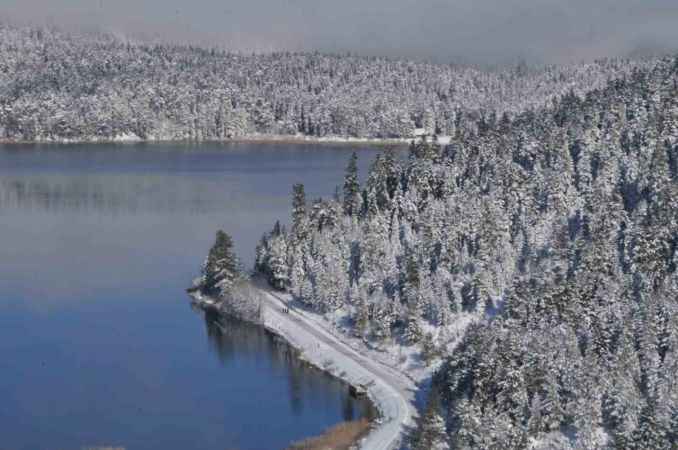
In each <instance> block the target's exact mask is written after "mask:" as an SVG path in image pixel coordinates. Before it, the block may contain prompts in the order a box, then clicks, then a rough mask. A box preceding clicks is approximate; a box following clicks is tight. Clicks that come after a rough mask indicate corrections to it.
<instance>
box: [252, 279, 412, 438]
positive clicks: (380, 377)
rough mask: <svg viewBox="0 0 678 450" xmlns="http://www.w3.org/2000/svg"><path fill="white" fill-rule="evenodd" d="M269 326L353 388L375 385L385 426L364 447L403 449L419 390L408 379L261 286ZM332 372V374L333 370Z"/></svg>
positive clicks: (374, 393)
mask: <svg viewBox="0 0 678 450" xmlns="http://www.w3.org/2000/svg"><path fill="white" fill-rule="evenodd" d="M256 284H257V287H258V289H259V291H260V292H261V294H262V296H261V297H262V307H263V308H262V310H263V314H262V317H263V319H264V325H265V326H266V327H267V328H269V329H271V330H272V331H274V332H275V333H277V334H279V335H281V336H282V337H283V338H285V339H286V340H288V341H289V342H290V343H291V344H292V345H293V346H294V347H297V348H298V349H300V350H301V351H302V352H303V356H304V357H305V359H307V360H309V362H311V363H313V364H314V365H317V366H318V367H320V368H323V369H327V370H331V371H332V372H333V373H334V374H335V375H337V376H338V377H340V378H342V379H344V380H345V381H348V382H349V383H351V384H354V385H356V384H366V383H371V384H370V385H369V387H368V388H367V391H368V395H369V397H370V399H371V400H372V401H373V402H374V404H375V406H376V407H377V409H378V410H379V412H380V414H381V420H380V423H379V424H378V425H377V427H375V428H374V429H373V430H372V432H370V434H368V435H367V437H366V438H365V439H364V440H363V442H362V443H361V448H363V449H365V450H394V449H396V448H398V447H399V445H400V443H401V441H402V436H403V431H404V430H405V429H406V427H409V426H413V425H414V417H415V416H416V409H415V408H414V406H413V404H412V398H413V395H414V394H413V393H414V390H415V386H414V384H413V382H412V381H410V380H409V379H408V378H407V377H406V376H405V375H404V374H402V373H401V372H399V371H396V370H395V369H393V368H391V367H389V366H387V365H385V364H382V363H380V362H378V361H375V360H374V359H371V358H369V357H368V356H366V355H363V354H361V353H360V352H359V351H357V350H355V349H354V348H352V347H351V346H350V345H349V344H348V343H346V342H345V341H344V340H342V339H341V338H340V337H338V336H335V335H334V334H332V333H331V332H330V331H328V330H327V329H326V327H325V326H323V324H322V323H321V322H320V321H319V320H318V319H316V318H314V317H313V315H312V314H308V313H305V312H304V311H299V310H294V309H290V310H289V313H283V312H282V310H283V308H285V306H286V302H285V300H284V298H283V297H282V296H280V295H279V294H277V293H273V292H271V290H270V289H268V288H266V287H264V286H263V285H262V283H261V282H258V283H256ZM330 366H331V367H332V369H329V367H330Z"/></svg>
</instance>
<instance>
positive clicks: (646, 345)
mask: <svg viewBox="0 0 678 450" xmlns="http://www.w3.org/2000/svg"><path fill="white" fill-rule="evenodd" d="M295 58H311V59H313V58H316V57H315V56H307V57H300V56H296V57H295ZM326 61H340V60H339V59H336V60H335V59H329V60H326ZM364 64H365V66H363V67H367V66H369V65H371V64H375V65H377V66H380V67H398V64H396V66H391V64H393V63H387V62H383V61H382V62H378V61H367V60H364ZM605 64H611V63H605ZM615 64H621V63H615ZM403 67H406V66H403ZM412 67H415V68H417V69H415V72H414V73H417V70H422V71H423V73H430V74H433V73H437V75H435V76H433V75H432V77H431V78H427V77H423V83H422V85H423V86H433V85H434V84H430V85H429V84H427V83H428V81H430V80H433V79H438V78H437V77H438V76H443V75H442V74H443V73H445V74H455V75H452V78H454V77H455V76H457V75H458V76H459V77H460V78H461V79H465V78H466V77H469V76H470V77H471V78H472V77H473V76H471V75H470V74H471V73H474V72H471V71H457V69H451V68H450V69H448V68H445V69H443V68H441V67H434V66H423V65H422V66H417V65H415V66H412ZM589 67H596V69H595V71H598V70H600V69H602V68H603V67H609V66H606V65H602V66H600V65H598V66H589ZM551 70H556V71H557V70H560V69H551ZM563 70H574V72H573V74H579V75H575V77H579V76H580V75H581V74H582V73H584V72H580V71H579V70H581V69H576V68H575V69H563ZM429 71H431V72H429ZM615 71H616V72H617V73H620V74H622V76H620V77H619V78H617V79H615V80H611V81H610V82H609V83H607V84H605V85H604V86H600V88H598V89H594V90H592V91H590V92H588V93H586V94H585V95H583V96H580V95H577V94H576V91H575V93H568V94H565V95H564V96H562V97H561V98H560V99H559V100H557V101H554V102H553V104H552V105H547V106H545V107H543V108H540V109H534V110H529V109H528V110H526V111H525V112H523V113H520V114H516V115H514V116H513V117H509V116H504V117H503V118H501V119H498V120H487V119H486V118H484V117H479V118H478V121H477V122H476V124H475V126H469V127H465V128H464V129H463V130H457V131H458V132H457V133H456V137H455V138H454V140H453V142H452V143H451V145H449V146H445V147H440V146H437V145H433V144H427V143H419V144H417V145H414V146H412V148H411V150H410V155H409V158H408V159H407V160H404V161H403V160H400V159H398V158H397V157H396V156H395V155H393V154H391V153H388V152H386V153H384V154H383V155H382V156H380V157H379V158H378V159H377V160H376V161H375V163H374V165H373V167H372V168H371V170H370V172H369V175H368V177H367V180H366V182H365V183H364V184H363V185H359V183H358V180H357V173H356V165H355V160H354V159H352V160H351V161H349V163H348V167H347V172H346V178H345V182H344V186H343V190H339V191H338V192H337V195H336V196H335V198H334V199H326V200H317V201H308V200H307V199H306V198H305V194H304V190H303V186H302V185H297V186H295V187H294V190H293V192H294V195H293V208H292V217H291V225H290V226H289V229H285V228H284V227H282V226H280V224H276V226H275V227H274V229H273V230H272V231H271V232H270V233H268V234H267V235H265V236H264V237H263V239H262V242H261V244H260V245H259V246H258V249H257V263H256V269H257V270H259V271H260V272H263V273H264V274H266V275H267V276H268V277H269V280H270V282H271V284H272V285H273V286H275V287H277V288H280V289H286V290H288V291H289V292H291V293H293V294H294V295H295V296H296V297H297V298H298V299H300V300H301V301H302V302H304V303H306V304H307V305H308V306H309V307H311V308H314V309H315V310H318V311H321V312H332V313H334V314H341V313H343V314H345V315H346V316H347V317H348V320H349V321H350V323H351V324H352V326H353V329H354V331H355V333H356V334H358V335H361V336H364V337H365V339H369V340H371V341H372V342H377V343H378V342H380V341H388V340H395V341H397V342H401V343H403V344H408V343H409V344H411V345H418V346H420V347H421V350H422V352H423V353H424V354H433V355H435V354H439V353H442V354H443V355H444V358H445V362H444V364H443V365H442V367H441V369H440V370H439V371H438V373H437V375H436V377H435V383H434V389H433V391H434V392H437V393H439V395H438V394H435V395H431V399H432V400H431V403H430V405H429V408H427V410H426V412H425V414H424V415H423V419H422V421H421V424H420V427H419V430H418V433H415V438H414V441H413V442H414V443H413V447H414V448H415V449H431V448H440V449H444V448H455V449H460V448H482V449H524V448H544V449H545V448H564V449H567V448H577V449H582V450H584V449H587V450H588V449H596V448H600V449H605V448H610V449H611V448H616V449H657V450H658V449H670V448H674V449H675V445H676V444H675V443H676V442H678V385H677V383H678V378H677V377H676V374H677V373H678V270H677V268H678V58H675V59H674V58H666V59H663V60H661V61H656V62H655V63H653V64H652V65H648V66H645V67H642V68H637V67H635V66H634V64H630V65H629V66H628V67H625V66H623V65H619V66H618V69H616V70H615ZM544 74H545V73H542V74H541V75H539V74H532V75H527V76H528V78H527V79H529V80H531V81H530V83H532V82H535V80H536V79H542V80H545V78H542V77H545V75H544ZM445 76H447V75H445ZM600 76H601V72H598V74H597V75H596V76H595V77H594V78H595V79H598V77H600ZM488 77H490V79H491V78H492V77H494V75H488ZM500 77H507V78H506V81H507V83H506V84H502V83H499V84H498V85H494V84H493V82H492V81H490V79H485V81H484V82H483V83H485V82H487V83H488V84H487V85H485V84H482V83H481V84H480V85H479V86H483V87H486V86H512V87H514V88H515V87H516V86H518V85H522V81H520V80H521V77H520V76H518V75H517V74H514V75H513V77H511V76H508V75H506V74H504V75H500ZM533 77H536V78H533ZM548 78H549V77H548V76H547V77H546V79H548ZM527 79H525V81H526V80H527ZM579 79H581V78H579ZM471 84H472V83H471ZM462 85H464V86H468V84H465V83H463V82H462ZM556 85H557V83H556ZM388 89H390V87H389V88H387V90H388ZM422 89H424V90H423V92H422V93H421V96H420V97H418V98H429V99H430V98H435V97H436V95H437V94H434V93H433V92H434V91H428V90H427V88H422ZM481 89H482V88H481ZM490 89H491V88H490ZM511 89H513V88H511ZM511 89H509V90H508V91H507V92H509V91H510V92H512V93H511V94H508V97H511V98H513V96H514V95H518V92H520V89H516V90H511ZM568 89H569V87H568ZM555 91H556V92H563V90H561V89H559V88H557V89H555ZM406 92H407V91H406ZM463 92H465V93H466V94H468V95H469V96H470V97H468V98H471V97H474V96H476V95H480V94H479V92H480V91H479V90H475V89H469V90H465V89H464V90H463ZM380 95H381V94H380ZM429 95H431V96H433V97H428V96H429ZM481 96H482V95H481ZM415 98H416V95H415ZM454 98H455V100H451V103H449V104H454V103H455V102H456V101H458V100H457V99H458V98H459V97H454ZM488 98H489V97H488ZM503 98H507V97H503ZM534 98H535V97H532V99H533V100H532V101H533V102H537V100H534ZM438 99H440V97H438ZM541 99H542V100H543V99H544V97H541ZM471 102H479V103H476V104H483V101H482V100H480V101H479V98H478V97H475V100H472V101H471ZM444 104H448V103H444ZM501 104H502V102H500V103H499V105H501ZM518 105H520V106H518ZM524 106H525V105H524V104H521V102H517V104H516V105H514V106H513V107H514V108H519V107H524ZM455 107H456V106H455ZM436 117H439V116H436ZM436 120H438V119H436ZM354 158H355V156H354ZM463 314H466V315H472V316H474V317H475V319H476V320H475V323H474V324H473V325H472V326H471V327H470V328H469V330H468V332H467V333H466V336H465V338H464V339H463V341H462V342H461V344H460V345H459V346H458V347H457V348H456V350H455V351H454V352H450V349H449V348H447V347H446V344H447V343H448V341H449V339H450V336H449V335H448V334H447V333H448V331H447V328H446V325H447V324H450V323H453V322H454V321H455V320H456V318H458V317H459V315H463ZM431 330H432V331H431Z"/></svg>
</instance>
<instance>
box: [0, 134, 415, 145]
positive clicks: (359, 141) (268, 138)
mask: <svg viewBox="0 0 678 450" xmlns="http://www.w3.org/2000/svg"><path fill="white" fill-rule="evenodd" d="M416 139H419V137H418V136H412V137H409V138H393V139H382V138H356V137H342V136H325V137H315V136H305V135H268V134H252V135H247V136H238V137H235V138H227V139H200V140H196V139H175V138H154V137H151V138H146V139H144V138H140V137H138V136H119V137H116V138H96V137H92V138H84V139H80V138H78V139H33V140H24V139H0V144H5V145H15V144H16V145H25V144H53V145H61V144H164V143H186V144H206V143H207V144H209V143H223V144H228V143H234V144H238V143H255V144H316V145H317V144H328V145H339V144H348V145H368V146H375V147H385V146H391V145H396V146H402V145H407V144H409V143H410V142H411V141H413V140H416Z"/></svg>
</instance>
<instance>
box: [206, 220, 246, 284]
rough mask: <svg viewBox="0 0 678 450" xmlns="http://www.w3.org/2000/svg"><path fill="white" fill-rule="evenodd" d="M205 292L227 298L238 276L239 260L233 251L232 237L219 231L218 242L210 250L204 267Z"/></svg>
mask: <svg viewBox="0 0 678 450" xmlns="http://www.w3.org/2000/svg"><path fill="white" fill-rule="evenodd" d="M202 273H203V282H202V288H203V290H204V291H205V292H206V293H208V294H210V295H218V296H221V297H223V296H226V295H228V294H229V293H230V292H231V289H232V288H233V284H234V282H235V279H236V277H237V276H238V273H239V270H238V259H237V257H236V255H235V253H234V251H233V240H232V239H231V236H229V235H228V234H226V233H225V232H223V231H222V230H219V231H217V236H216V241H215V242H214V245H213V246H212V248H210V251H209V254H208V256H207V260H206V261H205V264H204V266H203V270H202Z"/></svg>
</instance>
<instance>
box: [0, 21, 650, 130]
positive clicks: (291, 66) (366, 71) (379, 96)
mask: <svg viewBox="0 0 678 450" xmlns="http://www.w3.org/2000/svg"><path fill="white" fill-rule="evenodd" d="M650 64H652V61H626V60H616V59H613V60H603V61H598V62H593V63H587V64H579V65H571V66H547V67H540V68H531V67H528V66H526V65H517V66H515V67H513V68H505V69H497V70H493V71H489V70H479V69H474V68H470V67H462V66H454V65H434V64H426V63H415V62H409V61H402V60H390V59H383V58H366V57H356V56H350V55H336V56H332V55H322V54H314V53H301V54H299V53H276V54H261V55H244V54H233V53H227V52H225V51H222V50H218V49H204V48H195V47H189V46H178V45H167V44H163V45H150V44H145V43H135V42H130V41H127V40H124V39H121V38H118V37H116V36H113V35H108V34H69V33H65V32H62V31H58V30H55V29H51V28H44V27H42V28H35V27H23V28H22V27H14V26H9V25H0V139H3V140H7V141H85V140H87V141H97V140H222V139H229V138H238V137H251V136H261V135H264V137H265V136H293V135H297V136H298V135H301V136H313V137H335V138H346V137H354V138H409V137H411V136H413V134H414V132H415V129H418V130H423V131H424V132H426V133H428V134H438V135H450V136H453V135H455V134H457V133H459V132H466V131H476V130H475V127H477V126H479V120H480V119H481V118H484V120H485V121H486V122H490V123H492V122H494V121H497V120H498V119H497V117H501V116H502V115H503V114H504V113H507V115H508V116H509V117H513V116H514V115H515V114H517V113H518V112H522V111H525V110H528V109H537V108H540V107H542V106H544V105H545V104H549V103H551V102H552V101H553V100H554V99H556V98H558V97H559V96H561V95H564V94H566V93H569V92H572V93H574V94H576V95H582V94H584V93H586V92H588V91H589V90H591V89H595V88H602V87H603V86H604V85H605V83H606V82H607V81H608V80H609V79H614V78H619V77H621V76H630V75H631V73H632V71H633V70H634V69H635V68H644V67H647V66H648V65H650Z"/></svg>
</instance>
